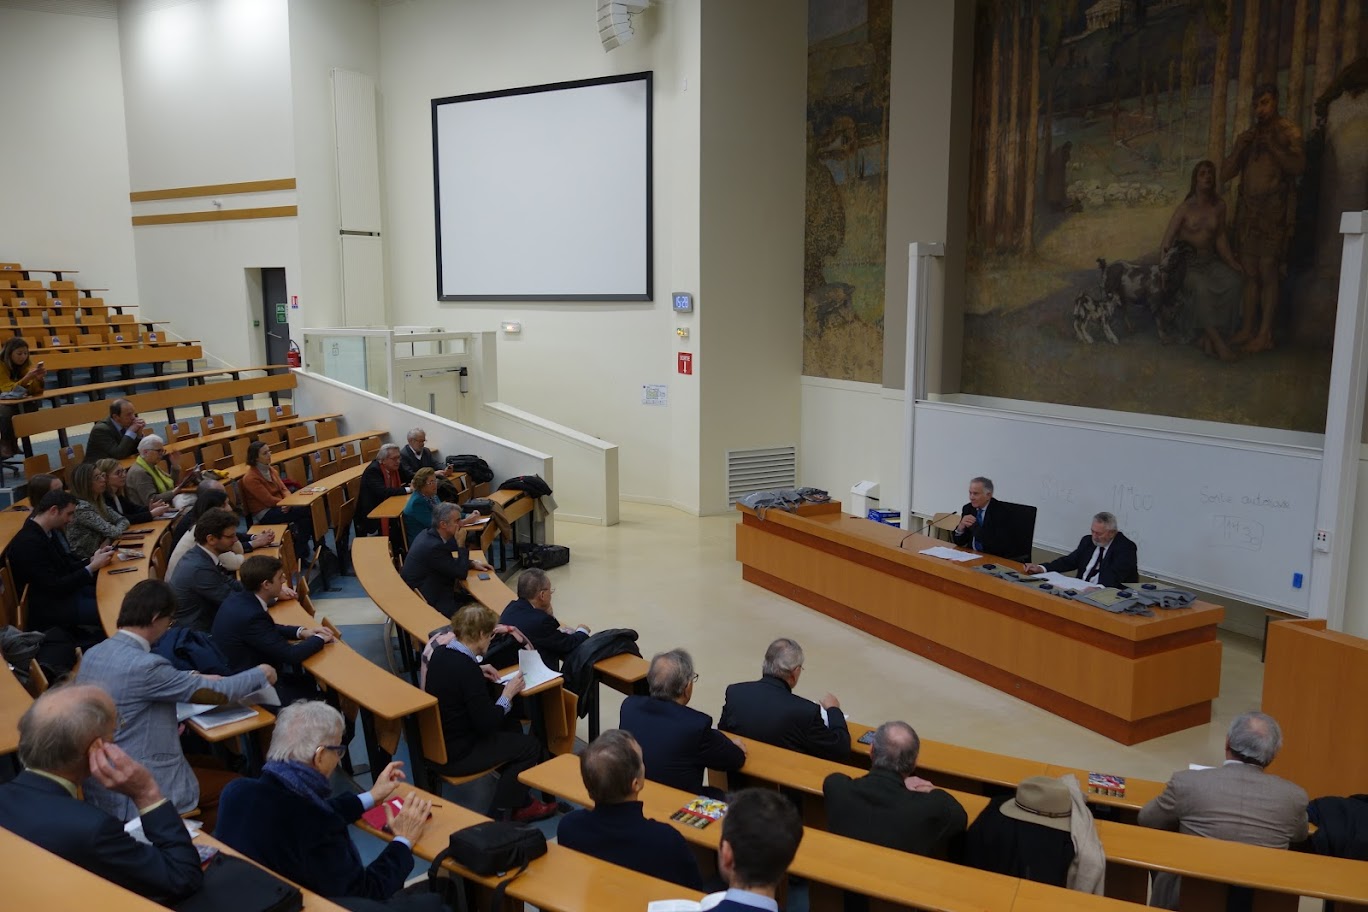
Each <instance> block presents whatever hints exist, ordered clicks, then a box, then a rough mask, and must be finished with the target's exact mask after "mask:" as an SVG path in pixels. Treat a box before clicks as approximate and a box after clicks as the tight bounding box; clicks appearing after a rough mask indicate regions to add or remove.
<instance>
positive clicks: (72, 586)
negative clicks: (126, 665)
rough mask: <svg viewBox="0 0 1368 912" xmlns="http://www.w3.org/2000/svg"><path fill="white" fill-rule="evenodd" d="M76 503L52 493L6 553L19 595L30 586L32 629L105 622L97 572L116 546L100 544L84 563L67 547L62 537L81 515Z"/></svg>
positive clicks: (34, 511)
mask: <svg viewBox="0 0 1368 912" xmlns="http://www.w3.org/2000/svg"><path fill="white" fill-rule="evenodd" d="M76 502H77V501H76V498H75V497H73V496H72V495H70V494H68V493H66V492H65V491H61V490H56V491H48V493H46V494H44V495H43V499H42V500H40V501H38V504H37V505H36V506H35V507H34V510H33V512H32V513H31V514H30V515H29V518H28V519H26V520H24V524H23V526H21V527H20V529H19V531H18V532H17V533H15V536H14V539H13V540H12V541H11V542H10V544H9V548H7V549H6V551H5V556H6V558H7V559H8V560H9V565H10V569H11V570H12V571H13V573H14V587H15V589H16V590H17V591H16V594H18V593H22V592H23V591H24V588H25V587H28V593H29V617H28V629H30V630H38V631H43V630H49V629H51V628H53V627H62V628H65V629H67V630H69V631H73V632H74V631H75V628H77V627H82V626H83V627H99V626H100V610H99V606H98V605H97V604H96V602H95V576H96V574H97V573H99V571H100V568H101V567H103V566H105V565H106V564H108V563H109V562H110V561H111V560H112V559H113V557H114V549H113V548H112V547H104V548H100V549H99V550H98V551H96V552H95V554H94V555H93V556H92V557H91V558H90V562H89V563H84V562H82V561H81V559H80V558H78V557H75V556H74V555H72V553H71V552H70V550H68V549H67V548H64V547H63V546H62V542H61V541H60V540H59V538H58V536H60V535H61V534H62V530H63V529H65V528H66V527H67V524H68V523H69V522H71V518H72V516H74V515H75V514H76Z"/></svg>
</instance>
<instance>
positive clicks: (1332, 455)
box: [1309, 211, 1368, 630]
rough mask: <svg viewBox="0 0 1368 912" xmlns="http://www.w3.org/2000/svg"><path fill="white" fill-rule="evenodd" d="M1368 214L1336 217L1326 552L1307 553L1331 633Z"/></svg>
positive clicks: (1324, 475) (1355, 415)
mask: <svg viewBox="0 0 1368 912" xmlns="http://www.w3.org/2000/svg"><path fill="white" fill-rule="evenodd" d="M1366 228H1368V211H1366V212H1346V213H1344V214H1343V215H1342V216H1341V217H1340V233H1341V234H1343V235H1344V257H1343V259H1342V260H1341V261H1340V286H1339V305H1338V307H1337V309H1336V311H1335V349H1334V355H1333V360H1332V361H1331V362H1330V398H1329V401H1328V403H1327V404H1326V409H1325V454H1324V457H1323V459H1322V460H1321V480H1320V495H1319V500H1318V502H1317V509H1316V532H1313V534H1318V533H1319V532H1320V531H1324V532H1328V533H1329V535H1330V549H1329V551H1315V550H1313V551H1312V552H1311V598H1310V606H1309V607H1310V613H1311V617H1314V618H1325V620H1326V625H1327V626H1328V627H1329V628H1330V629H1331V630H1343V629H1344V599H1345V590H1346V584H1347V580H1348V576H1349V558H1350V555H1351V553H1352V552H1351V547H1350V546H1351V544H1352V543H1351V541H1350V539H1351V537H1352V535H1353V530H1354V500H1355V497H1356V495H1357V493H1358V462H1359V452H1360V447H1361V441H1362V439H1363V406H1364V396H1365V387H1366V386H1368V350H1366V347H1368V275H1366V274H1365V266H1366V265H1368V264H1366V263H1365V259H1364V230H1365V229H1366Z"/></svg>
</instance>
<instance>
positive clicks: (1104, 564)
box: [1025, 512, 1140, 589]
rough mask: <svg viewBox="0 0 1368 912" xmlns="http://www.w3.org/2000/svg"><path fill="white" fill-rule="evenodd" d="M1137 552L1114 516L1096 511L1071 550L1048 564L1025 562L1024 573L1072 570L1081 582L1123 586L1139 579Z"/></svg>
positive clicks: (1114, 586) (1065, 571) (1115, 586)
mask: <svg viewBox="0 0 1368 912" xmlns="http://www.w3.org/2000/svg"><path fill="white" fill-rule="evenodd" d="M1138 560H1139V552H1138V551H1137V550H1136V547H1135V542H1133V541H1131V540H1130V539H1129V538H1126V536H1124V535H1122V534H1121V533H1120V532H1118V531H1116V517H1115V516H1113V515H1112V514H1110V513H1106V512H1103V513H1098V514H1097V515H1096V516H1094V517H1093V521H1092V532H1091V534H1089V535H1085V536H1083V537H1082V538H1081V539H1079V540H1078V547H1077V548H1075V549H1074V552H1073V553H1072V554H1066V555H1064V556H1063V557H1059V558H1055V559H1054V560H1052V561H1050V562H1049V563H1048V564H1027V565H1026V566H1025V570H1026V572H1027V573H1043V572H1045V571H1046V570H1051V571H1055V572H1058V573H1067V572H1069V571H1071V570H1072V571H1075V572H1076V573H1077V574H1078V578H1079V579H1081V580H1083V581H1084V582H1085V583H1096V584H1097V585H1099V586H1106V587H1108V588H1112V589H1123V588H1125V587H1126V586H1128V585H1130V584H1131V583H1134V582H1136V581H1137V580H1138V579H1140V566H1139V564H1138Z"/></svg>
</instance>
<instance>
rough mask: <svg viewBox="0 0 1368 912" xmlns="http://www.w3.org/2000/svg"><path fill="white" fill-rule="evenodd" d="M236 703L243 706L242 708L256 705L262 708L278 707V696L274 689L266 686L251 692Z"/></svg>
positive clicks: (268, 685)
mask: <svg viewBox="0 0 1368 912" xmlns="http://www.w3.org/2000/svg"><path fill="white" fill-rule="evenodd" d="M238 702H239V703H241V704H243V705H244V706H255V705H257V704H258V703H259V704H262V705H264V706H279V705H280V694H278V693H276V689H275V688H274V687H272V686H271V685H270V684H267V685H266V686H265V687H263V688H261V689H260V690H254V691H252V692H251V693H249V694H248V695H247V696H245V697H243V698H242V699H241V700H239V701H238Z"/></svg>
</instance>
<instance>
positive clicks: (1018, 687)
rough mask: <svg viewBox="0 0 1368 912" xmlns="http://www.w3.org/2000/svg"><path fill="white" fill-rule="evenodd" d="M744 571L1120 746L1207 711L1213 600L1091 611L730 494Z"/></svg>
mask: <svg viewBox="0 0 1368 912" xmlns="http://www.w3.org/2000/svg"><path fill="white" fill-rule="evenodd" d="M737 509H738V510H740V511H741V512H742V513H743V516H742V517H741V522H740V523H739V524H738V525H737V527H736V557H737V560H738V561H740V562H741V564H742V578H743V579H745V580H747V581H749V582H752V583H755V584H757V585H760V586H763V587H765V588H766V589H769V590H771V591H773V592H776V593H778V594H779V595H782V596H785V597H786V598H789V599H792V600H793V601H796V602H799V603H800V604H803V605H806V606H808V607H809V608H813V609H815V610H817V611H821V612H822V613H824V614H828V615H830V616H832V617H834V618H837V619H838V620H841V621H844V622H845V623H848V624H851V625H852V626H855V627H858V628H860V629H861V630H865V631H867V632H869V633H872V634H874V635H876V636H879V637H881V638H883V639H885V640H888V641H889V642H892V643H896V644H897V645H899V646H902V647H903V648H904V649H907V650H910V651H912V652H915V653H917V654H918V655H922V656H925V657H926V658H929V659H931V660H932V661H935V662H938V663H940V664H942V665H944V666H946V667H947V668H951V669H953V670H955V671H958V672H960V673H961V674H966V675H969V676H970V677H972V678H975V679H977V680H979V681H982V682H983V683H985V684H988V685H990V686H992V687H996V688H997V689H999V690H1001V691H1003V692H1004V693H1008V694H1011V695H1012V696H1016V697H1020V698H1021V699H1023V700H1026V701H1027V702H1028V703H1033V704H1035V705H1036V706H1039V707H1041V708H1043V709H1046V710H1049V711H1050V712H1053V713H1055V714H1056V715H1058V716H1061V717H1063V718H1065V719H1068V720H1070V721H1072V722H1076V723H1078V724H1079V725H1082V726H1084V727H1086V728H1090V729H1092V730H1093V731H1096V732H1100V733H1101V734H1104V735H1106V736H1107V737H1109V738H1112V739H1114V740H1116V741H1120V742H1121V743H1123V744H1135V743H1137V742H1140V741H1146V740H1148V739H1150V738H1155V737H1158V736H1159V735H1164V734H1169V733H1171V732H1175V731H1181V730H1182V729H1185V728H1191V727H1192V726H1194V725H1201V724H1204V723H1206V722H1209V721H1210V720H1211V701H1212V699H1213V698H1215V697H1216V695H1217V693H1218V692H1219V690H1220V678H1221V644H1220V642H1219V641H1218V640H1217V639H1216V625H1217V624H1218V623H1220V621H1221V620H1222V618H1223V617H1224V615H1225V611H1224V609H1222V608H1221V607H1220V606H1218V605H1211V604H1208V603H1205V602H1198V603H1196V604H1195V605H1194V606H1192V607H1190V608H1183V609H1178V610H1173V611H1162V610H1161V611H1157V612H1156V616H1155V617H1152V618H1145V617H1139V616H1136V615H1129V614H1110V613H1108V612H1106V611H1103V610H1101V609H1099V608H1093V607H1091V606H1089V605H1084V604H1080V603H1077V602H1072V601H1069V600H1067V599H1063V598H1060V597H1058V596H1053V595H1049V594H1047V593H1043V592H1039V591H1037V590H1034V589H1031V588H1029V587H1026V586H1022V585H1021V584H1019V583H1012V582H1008V581H1006V580H1000V579H996V578H994V577H991V576H989V575H987V574H985V573H979V572H976V571H975V570H973V569H972V568H973V567H974V566H975V565H977V564H980V563H997V564H1007V565H1011V566H1016V565H1013V564H1011V562H1010V561H1003V560H1001V559H1000V558H983V559H979V560H976V561H973V562H971V563H969V564H968V565H964V564H957V563H954V562H952V561H944V560H939V559H937V558H933V557H928V556H926V555H923V554H919V553H917V552H918V551H919V550H920V549H922V548H929V547H933V546H937V545H941V544H943V543H940V542H937V541H936V540H935V539H932V538H929V537H927V536H924V535H919V534H916V533H907V532H904V531H903V530H901V529H895V528H893V527H891V526H885V525H883V524H881V523H876V522H871V521H869V520H866V519H857V518H855V517H851V516H846V515H845V514H843V513H842V512H841V506H840V504H839V503H836V502H832V503H830V504H822V505H813V506H805V507H802V508H800V510H799V512H798V513H797V514H792V513H786V512H784V511H782V510H768V511H766V512H765V518H764V519H763V520H762V519H760V518H759V517H758V516H756V514H755V513H754V511H751V510H748V509H746V508H745V507H742V506H741V505H739V504H738V505H737Z"/></svg>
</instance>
